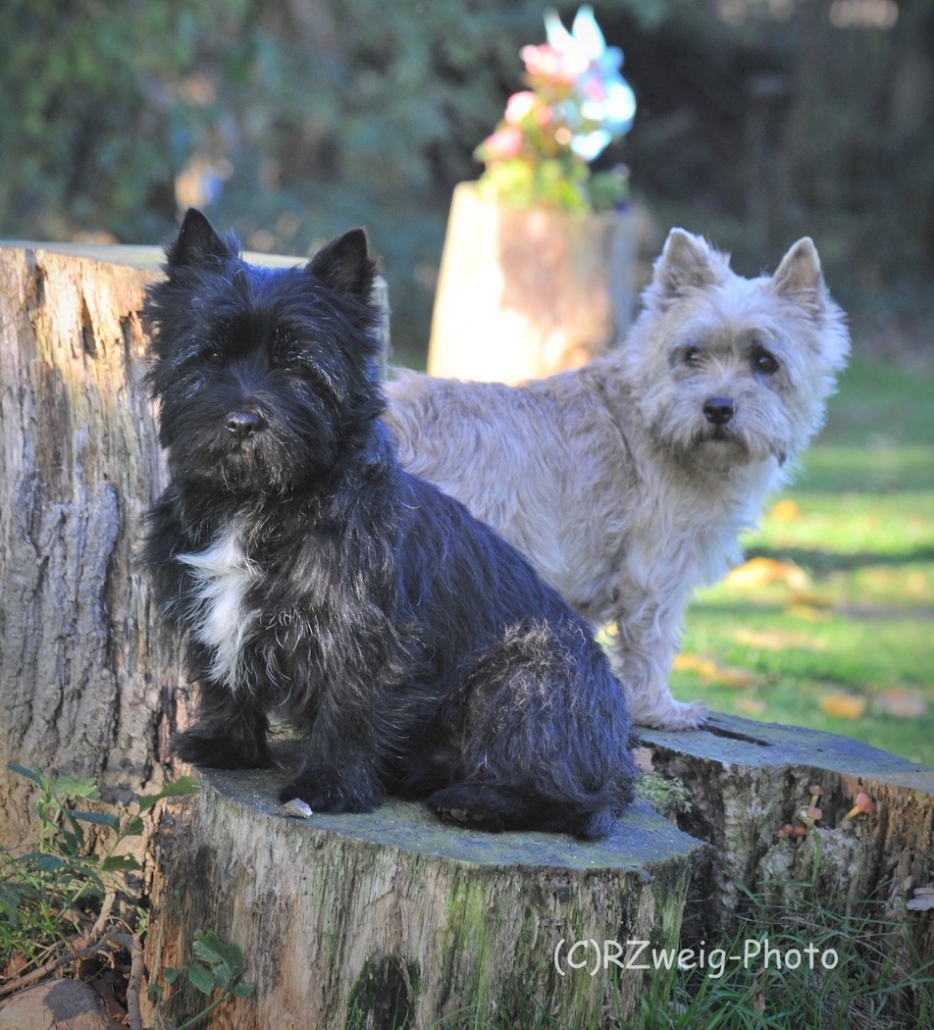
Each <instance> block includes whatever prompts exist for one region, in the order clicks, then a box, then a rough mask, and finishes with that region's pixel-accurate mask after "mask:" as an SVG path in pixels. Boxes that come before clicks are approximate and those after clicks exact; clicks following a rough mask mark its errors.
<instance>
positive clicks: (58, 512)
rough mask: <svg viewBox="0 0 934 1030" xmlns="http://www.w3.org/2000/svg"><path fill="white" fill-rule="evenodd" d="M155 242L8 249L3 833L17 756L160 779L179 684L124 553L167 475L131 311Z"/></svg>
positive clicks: (17, 823) (119, 776) (50, 767)
mask: <svg viewBox="0 0 934 1030" xmlns="http://www.w3.org/2000/svg"><path fill="white" fill-rule="evenodd" d="M158 263H159V252H158V250H157V249H156V248H154V247H153V248H129V247H126V248H124V247H106V248H101V247H80V246H56V245H45V244H3V245H2V246H0V391H2V392H0V441H2V449H0V583H2V594H0V706H2V710H3V718H2V719H0V843H2V844H4V845H6V846H13V845H16V844H19V843H20V841H21V840H22V837H23V834H24V832H25V830H26V828H27V827H28V826H29V825H30V821H31V818H32V813H31V812H30V810H29V805H28V796H29V789H28V788H29V784H27V783H25V782H24V781H22V780H19V779H18V778H16V777H11V775H10V773H9V772H8V770H7V763H8V762H10V761H15V762H19V763H20V764H23V765H27V766H28V765H38V766H39V767H41V768H42V770H43V771H44V772H48V773H69V774H72V775H75V776H81V777H85V776H95V777H97V778H99V780H100V781H101V784H102V786H103V787H104V790H105V792H107V791H108V790H110V791H111V792H112V791H113V790H114V789H115V788H118V787H124V788H130V789H131V790H137V791H138V790H141V789H143V788H145V787H148V786H149V785H151V784H153V785H156V786H158V785H159V783H160V780H161V774H162V769H161V757H162V756H161V754H160V748H159V740H160V736H161V735H162V732H163V728H164V726H165V725H166V723H167V721H168V720H169V719H170V717H171V705H172V702H171V693H172V690H173V689H174V688H175V687H176V686H177V684H178V683H179V667H178V654H177V648H176V646H175V645H174V643H173V642H171V641H170V640H168V639H166V638H165V637H164V635H163V634H162V633H161V632H160V630H159V629H158V627H157V626H156V625H155V624H154V620H153V618H152V613H151V611H150V604H149V597H148V594H147V591H146V589H145V586H144V585H143V584H142V583H141V581H140V578H139V575H138V573H137V570H136V568H135V567H134V562H133V555H134V551H135V547H136V542H137V539H138V537H139V533H140V527H141V519H142V516H143V512H144V511H145V508H146V506H147V505H148V504H149V503H150V500H151V498H152V497H153V494H154V492H155V491H156V490H158V489H159V487H160V485H161V482H162V475H161V465H160V457H159V448H158V445H157V441H156V430H155V426H154V423H153V418H152V412H151V410H150V405H149V403H148V401H147V400H146V396H145V390H144V388H143V384H142V382H141V379H142V373H143V353H144V348H145V339H144V334H143V330H142V326H141V324H140V320H139V316H138V311H139V308H140V305H141V303H142V299H143V291H144V289H145V287H146V284H147V283H148V282H149V281H150V280H151V279H152V277H153V276H154V275H155V274H156V272H157V268H158ZM112 799H113V798H112Z"/></svg>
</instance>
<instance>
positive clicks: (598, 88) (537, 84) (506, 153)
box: [474, 6, 636, 211]
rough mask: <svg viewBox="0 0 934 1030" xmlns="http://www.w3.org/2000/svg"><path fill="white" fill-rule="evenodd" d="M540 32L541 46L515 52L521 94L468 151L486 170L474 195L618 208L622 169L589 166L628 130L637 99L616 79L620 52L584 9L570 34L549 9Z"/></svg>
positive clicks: (624, 185) (569, 207)
mask: <svg viewBox="0 0 934 1030" xmlns="http://www.w3.org/2000/svg"><path fill="white" fill-rule="evenodd" d="M545 31H546V36H547V40H548V42H547V43H544V44H542V45H540V46H526V47H523V48H522V50H521V52H520V53H521V57H522V60H523V62H524V63H525V69H526V72H525V84H526V85H527V86H528V89H525V90H522V91H521V92H519V93H514V94H513V95H512V96H511V97H510V98H509V100H508V102H507V104H506V113H505V116H504V118H503V120H502V121H501V122H500V123H499V125H498V126H497V127H496V130H495V131H494V132H493V134H492V135H490V136H488V137H487V138H486V139H485V140H484V141H483V142H482V143H481V144H480V146H479V147H477V149H476V150H475V151H474V156H475V157H476V158H477V160H479V161H482V162H483V163H484V164H485V165H486V170H485V172H484V173H483V175H482V176H481V178H480V182H479V184H478V185H479V189H480V192H481V194H482V195H484V196H488V197H491V198H495V199H496V200H499V201H502V202H503V203H506V204H510V205H512V206H514V207H549V208H556V209H560V210H564V211H593V210H604V209H607V208H614V207H619V206H621V205H622V204H623V203H624V202H625V200H626V197H627V194H628V173H627V171H626V169H625V168H622V167H620V168H617V169H614V170H613V171H611V172H602V173H598V174H596V175H592V174H591V171H590V162H591V161H593V160H594V158H596V157H597V156H598V155H599V154H600V153H602V151H603V150H604V148H605V147H606V146H607V144H608V143H610V142H611V141H612V140H613V139H616V138H618V137H620V136H623V135H625V133H627V132H628V131H629V129H630V128H631V126H632V122H633V118H634V116H635V111H636V100H635V96H634V95H633V92H632V89H631V88H630V86H629V84H628V83H627V82H626V80H625V79H624V78H623V77H622V75H621V74H620V68H621V66H622V63H623V53H622V51H621V50H620V49H619V48H618V47H608V46H607V45H606V41H605V40H604V38H603V33H602V32H601V31H600V27H599V26H598V25H597V22H596V19H595V18H594V14H593V10H592V9H591V8H590V7H588V6H584V7H581V8H580V10H579V11H578V12H577V15H576V16H575V18H574V23H573V25H572V27H571V31H570V32H568V31H567V29H566V28H565V27H564V25H563V24H562V23H561V19H560V18H559V17H558V15H557V13H556V12H555V11H551V10H550V11H548V12H547V13H546V14H545Z"/></svg>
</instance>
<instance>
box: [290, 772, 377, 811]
mask: <svg viewBox="0 0 934 1030" xmlns="http://www.w3.org/2000/svg"><path fill="white" fill-rule="evenodd" d="M293 798H301V799H302V801H304V802H305V803H306V804H307V805H308V806H309V807H310V808H311V810H312V811H313V812H372V811H373V808H374V807H375V806H376V804H377V803H378V802H379V792H378V790H375V789H374V788H373V786H372V785H371V784H369V783H367V782H366V781H365V780H364V779H363V778H362V777H358V778H356V779H355V778H354V777H352V776H351V775H349V774H346V773H344V774H342V773H340V772H338V770H336V769H329V768H312V769H305V770H303V771H302V772H301V773H299V775H298V776H296V777H295V779H294V780H292V781H291V782H290V783H287V784H286V785H285V786H284V787H283V788H282V790H280V791H279V800H280V801H291V800H292V799H293Z"/></svg>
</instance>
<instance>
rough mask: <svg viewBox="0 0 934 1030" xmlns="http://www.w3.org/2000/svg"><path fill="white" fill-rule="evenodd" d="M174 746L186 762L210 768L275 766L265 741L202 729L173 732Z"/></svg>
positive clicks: (174, 751)
mask: <svg viewBox="0 0 934 1030" xmlns="http://www.w3.org/2000/svg"><path fill="white" fill-rule="evenodd" d="M171 749H172V753H173V754H174V755H175V756H176V757H177V758H180V759H181V760H182V761H183V762H190V763H191V764H192V765H200V766H203V767H204V768H206V769H261V768H268V767H269V766H271V765H272V759H271V757H270V755H269V749H268V748H267V747H266V745H265V744H262V745H260V744H257V743H256V742H254V741H243V740H236V739H231V738H230V737H220V736H214V735H213V734H211V733H206V732H205V731H204V730H198V729H193V730H183V731H181V732H180V733H175V734H173V736H172V743H171Z"/></svg>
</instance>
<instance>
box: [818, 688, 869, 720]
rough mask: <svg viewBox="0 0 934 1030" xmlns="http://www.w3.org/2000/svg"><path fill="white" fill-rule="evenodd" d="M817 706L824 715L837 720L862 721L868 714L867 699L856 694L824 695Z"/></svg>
mask: <svg viewBox="0 0 934 1030" xmlns="http://www.w3.org/2000/svg"><path fill="white" fill-rule="evenodd" d="M817 704H818V707H819V708H820V710H821V711H822V712H823V713H824V715H830V716H832V717H833V718H835V719H862V717H863V715H864V714H865V712H866V698H864V697H858V696H857V695H856V694H844V693H837V694H824V696H823V697H821V698H820V699H819V700H818V702H817Z"/></svg>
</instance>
